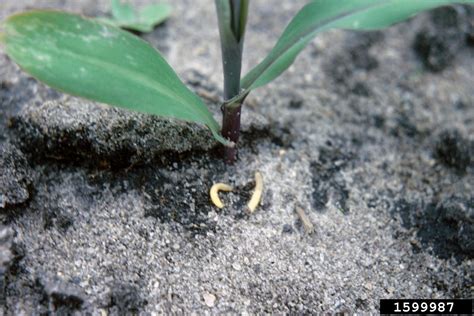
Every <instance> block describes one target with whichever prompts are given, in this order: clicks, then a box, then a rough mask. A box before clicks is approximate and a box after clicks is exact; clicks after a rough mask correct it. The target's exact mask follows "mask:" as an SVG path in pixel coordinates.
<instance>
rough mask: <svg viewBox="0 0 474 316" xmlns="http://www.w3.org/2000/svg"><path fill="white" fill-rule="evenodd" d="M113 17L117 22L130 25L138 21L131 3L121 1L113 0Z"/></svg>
mask: <svg viewBox="0 0 474 316" xmlns="http://www.w3.org/2000/svg"><path fill="white" fill-rule="evenodd" d="M111 4H112V16H113V17H114V19H115V20H116V21H120V22H123V23H130V22H133V21H135V20H136V19H137V17H136V16H135V10H134V9H133V6H132V5H131V4H130V3H127V2H123V1H121V0H112V1H111Z"/></svg>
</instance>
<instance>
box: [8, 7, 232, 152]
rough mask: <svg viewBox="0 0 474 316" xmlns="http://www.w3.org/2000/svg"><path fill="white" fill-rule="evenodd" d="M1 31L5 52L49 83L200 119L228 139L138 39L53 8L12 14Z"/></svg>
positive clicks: (106, 99)
mask: <svg viewBox="0 0 474 316" xmlns="http://www.w3.org/2000/svg"><path fill="white" fill-rule="evenodd" d="M4 29H5V38H4V40H3V41H4V43H5V50H6V53H7V54H8V56H10V58H11V59H12V60H13V61H15V62H16V63H17V64H18V65H20V66H21V68H23V69H24V70H25V71H26V72H28V73H30V74H31V75H32V76H33V77H35V78H37V79H39V80H40V81H43V82H45V83H46V84H48V85H50V86H51V87H53V88H56V89H58V90H61V91H64V92H66V93H69V94H72V95H76V96H80V97H84V98H87V99H91V100H96V101H99V102H103V103H107V104H111V105H115V106H118V107H122V108H126V109H130V110H135V111H139V112H144V113H150V114H155V115H160V116H165V117H173V118H177V119H181V120H186V121H192V122H197V123H202V124H205V125H207V126H208V127H209V128H210V129H211V131H212V133H213V135H214V136H215V138H216V139H218V140H219V141H220V142H222V143H228V142H227V141H226V140H225V139H223V138H222V136H220V134H219V124H218V123H217V122H216V121H215V120H214V118H213V117H212V115H211V113H210V112H209V111H208V109H207V108H206V106H205V104H204V103H203V102H202V100H201V99H200V98H199V97H198V96H196V95H195V94H194V93H193V92H191V91H190V90H189V89H188V88H187V87H186V86H185V85H184V84H183V83H182V82H181V80H180V79H179V78H178V76H177V75H176V73H175V72H174V71H173V69H172V68H171V67H170V66H169V65H168V63H167V62H166V61H165V59H164V58H163V57H162V56H161V55H160V53H159V52H158V51H156V50H155V49H154V48H153V47H151V46H150V45H149V44H148V43H146V42H145V41H143V40H141V39H140V38H138V37H136V36H134V35H132V34H130V33H128V32H126V31H122V30H121V29H119V28H116V27H113V26H110V25H106V24H102V23H99V22H97V21H95V20H91V19H86V18H83V17H80V16H78V15H73V14H69V13H64V12H56V11H31V12H26V13H22V14H17V15H14V16H11V17H9V18H8V19H7V20H6V22H5V25H4Z"/></svg>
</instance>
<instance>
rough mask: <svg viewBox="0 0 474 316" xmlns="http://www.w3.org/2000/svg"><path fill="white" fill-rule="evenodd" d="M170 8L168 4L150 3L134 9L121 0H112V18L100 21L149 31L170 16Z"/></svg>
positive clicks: (140, 30)
mask: <svg viewBox="0 0 474 316" xmlns="http://www.w3.org/2000/svg"><path fill="white" fill-rule="evenodd" d="M172 11H173V10H172V8H171V6H170V5H169V4H164V3H162V4H151V5H147V6H145V7H143V8H142V9H141V10H139V11H136V10H135V9H134V8H133V6H132V5H131V4H129V3H127V2H124V1H121V0H112V16H113V18H112V19H107V18H100V19H99V20H100V21H102V22H106V23H108V24H111V25H115V26H118V27H121V28H125V29H129V30H134V31H139V32H151V31H153V28H154V27H155V26H156V25H158V24H160V23H162V22H164V21H165V20H166V19H167V18H169V17H170V15H171V12H172Z"/></svg>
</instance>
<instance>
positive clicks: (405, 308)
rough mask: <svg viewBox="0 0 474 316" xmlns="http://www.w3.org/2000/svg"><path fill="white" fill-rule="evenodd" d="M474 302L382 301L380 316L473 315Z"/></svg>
mask: <svg viewBox="0 0 474 316" xmlns="http://www.w3.org/2000/svg"><path fill="white" fill-rule="evenodd" d="M473 303H474V300H472V299H452V300H432V299H426V300H425V299H420V300H415V299H390V300H389V299H387V300H385V299H382V300H380V314H438V315H448V314H474V310H473Z"/></svg>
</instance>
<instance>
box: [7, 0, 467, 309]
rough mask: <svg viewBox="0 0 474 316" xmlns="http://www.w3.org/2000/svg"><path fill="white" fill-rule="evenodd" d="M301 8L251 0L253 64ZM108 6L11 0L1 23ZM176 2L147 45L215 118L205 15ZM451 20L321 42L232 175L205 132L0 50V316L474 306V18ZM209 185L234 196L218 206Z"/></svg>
mask: <svg viewBox="0 0 474 316" xmlns="http://www.w3.org/2000/svg"><path fill="white" fill-rule="evenodd" d="M137 2H139V1H137ZM148 2H149V1H140V3H148ZM303 3H304V1H290V0H288V1H280V2H279V5H278V7H275V6H270V5H268V3H267V2H265V1H256V2H253V3H252V7H251V11H250V17H249V27H248V34H247V39H246V46H245V64H244V68H245V70H248V69H249V68H250V67H251V65H255V64H256V63H257V62H258V61H259V60H260V59H261V58H262V57H263V56H264V55H265V53H266V52H268V50H269V49H271V47H272V45H273V43H274V42H275V40H276V38H277V36H278V34H280V33H281V31H282V29H283V27H284V26H285V24H286V23H287V21H288V20H289V19H290V18H291V16H293V14H294V13H295V12H296V11H297V10H298V9H299V8H300V7H301V6H302V5H303ZM107 4H108V1H72V0H67V1H59V0H58V1H55V0H54V1H46V0H41V1H33V0H28V1H27V0H24V1H13V0H6V1H2V4H0V19H4V18H5V17H6V16H8V15H9V14H11V13H14V12H19V11H22V10H25V9H29V8H55V9H67V10H69V11H73V12H78V13H83V14H86V15H89V16H98V15H104V14H105V13H106V12H107V10H108V5H107ZM173 6H174V8H175V13H174V15H173V17H172V18H171V19H170V20H169V21H167V22H166V23H165V24H164V25H163V26H160V27H159V28H157V29H156V30H155V31H154V32H153V33H151V34H147V35H144V38H145V39H146V40H148V41H150V42H151V43H152V44H153V45H154V46H155V47H157V48H159V49H160V51H161V52H162V53H163V54H164V55H165V57H166V59H167V60H168V61H169V63H170V64H171V65H172V66H173V67H175V69H176V71H177V73H178V74H179V75H180V76H181V78H183V80H184V81H185V82H186V83H187V84H188V86H190V87H191V88H192V89H193V90H195V91H196V92H197V93H198V94H200V95H201V96H204V99H205V100H206V102H207V103H208V105H209V107H210V109H211V110H212V111H213V112H214V113H215V114H216V118H219V113H218V112H219V101H218V100H219V98H220V96H221V95H222V90H221V86H222V74H221V71H222V70H221V63H220V51H219V44H218V32H217V30H216V27H215V25H216V18H215V16H214V7H213V3H212V1H185V0H180V1H173ZM441 13H442V14H441V16H443V17H447V18H446V19H441V21H439V13H438V14H423V15H421V16H419V17H417V18H415V19H413V20H411V21H409V22H407V23H403V24H400V25H398V26H396V27H393V28H390V29H388V30H385V31H383V32H376V33H369V34H356V33H352V32H342V31H332V32H329V33H326V34H323V35H321V36H320V37H318V38H317V39H316V40H315V41H314V42H313V43H311V45H310V46H309V47H308V48H307V49H306V50H305V51H304V52H303V53H302V54H301V56H300V57H299V58H298V60H297V62H296V63H295V64H294V65H293V66H292V67H291V68H290V69H289V71H288V72H287V73H285V74H284V75H283V76H281V78H279V79H278V80H276V81H275V82H274V83H272V84H270V85H269V86H268V87H266V88H262V89H260V90H257V91H255V93H253V94H252V95H251V96H250V97H249V99H248V104H247V107H246V108H244V116H245V117H244V129H243V135H242V143H241V148H240V155H239V160H238V161H237V163H236V164H235V165H234V166H225V165H224V164H223V163H222V161H221V160H220V159H219V156H218V149H217V148H215V142H214V141H213V140H212V139H210V138H209V135H210V134H209V132H208V131H207V130H206V129H204V128H203V127H200V126H197V125H192V124H185V123H179V124H178V126H177V128H174V127H173V126H174V124H173V123H172V122H170V121H169V120H162V119H158V118H154V117H149V116H145V115H141V114H136V113H130V112H127V111H122V110H118V109H109V108H107V107H105V106H103V105H99V104H95V103H92V102H89V101H84V100H80V99H75V98H72V97H68V96H65V95H62V94H60V93H58V92H55V91H53V90H51V89H49V88H47V87H46V86H44V85H42V84H39V83H37V82H36V81H35V80H33V79H31V78H30V77H29V76H28V75H26V74H24V73H23V72H21V71H20V70H19V69H18V67H17V66H15V65H14V64H13V63H12V62H11V61H10V60H9V59H8V57H6V56H5V55H4V53H3V52H0V171H1V174H0V211H1V215H0V216H1V220H2V223H3V225H4V227H3V228H2V229H1V230H0V265H1V266H0V281H1V282H0V285H1V289H0V294H1V297H0V300H1V302H2V305H1V307H0V309H1V311H2V313H3V314H6V315H21V314H23V315H37V314H43V313H52V314H77V315H79V314H84V313H87V312H89V313H92V314H95V315H99V314H110V315H128V314H131V313H140V314H145V315H147V314H158V313H165V314H170V313H177V314H189V313H191V312H196V313H198V314H202V313H213V314H218V313H250V314H254V313H271V312H273V313H281V312H285V313H296V312H304V313H317V312H348V313H367V312H368V313H377V311H378V307H379V299H381V298H413V297H417V298H468V297H473V290H474V288H473V286H474V284H473V274H472V271H473V261H472V259H473V257H474V244H473V239H474V238H473V237H474V196H473V192H474V176H473V170H474V169H473V167H474V165H473V160H472V157H473V153H474V89H473V88H472V87H473V80H474V66H473V65H474V63H473V61H474V58H473V57H474V49H473V47H472V35H473V34H474V33H473V32H472V21H473V19H472V17H473V15H472V12H471V13H469V12H468V11H466V10H465V8H463V7H458V8H457V9H456V10H452V9H447V10H445V11H441ZM469 14H471V15H469ZM448 17H449V19H448ZM451 18H452V19H451ZM446 20H447V21H446ZM420 34H421V35H420ZM452 34H457V35H456V36H452ZM459 34H461V35H459ZM417 52H418V53H417ZM173 145H175V146H173ZM257 170H258V171H260V172H261V173H262V174H263V178H264V183H265V189H264V195H263V201H262V204H261V206H260V207H259V208H258V210H257V211H256V212H255V213H254V214H252V215H247V214H246V213H245V204H246V202H247V200H248V198H249V196H250V194H251V192H252V188H253V184H254V183H253V176H254V173H255V171H257ZM215 182H226V183H229V184H231V185H233V186H234V187H235V190H234V192H231V193H228V194H225V196H223V200H224V201H225V203H226V204H227V206H226V207H225V208H224V209H223V210H218V209H217V208H215V207H213V206H212V205H211V203H210V201H209V196H208V190H209V188H210V187H211V185H212V184H213V183H215ZM296 206H299V207H301V208H302V209H303V210H304V211H305V213H306V214H307V216H308V217H309V219H310V220H311V221H312V223H313V225H314V232H313V233H312V234H308V233H306V232H305V230H304V227H303V225H302V223H301V220H300V219H299V218H298V216H297V215H296V213H295V207H296Z"/></svg>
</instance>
